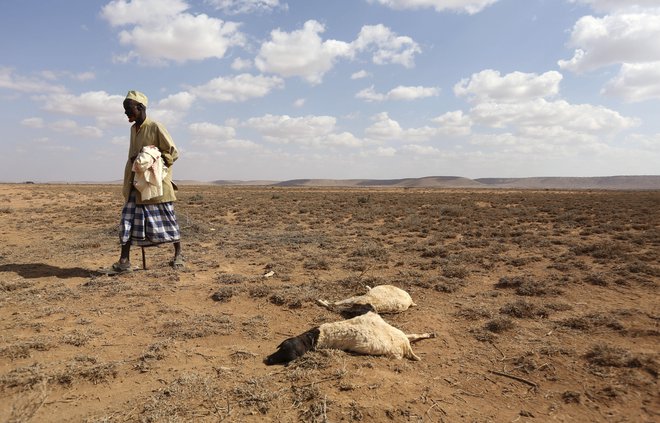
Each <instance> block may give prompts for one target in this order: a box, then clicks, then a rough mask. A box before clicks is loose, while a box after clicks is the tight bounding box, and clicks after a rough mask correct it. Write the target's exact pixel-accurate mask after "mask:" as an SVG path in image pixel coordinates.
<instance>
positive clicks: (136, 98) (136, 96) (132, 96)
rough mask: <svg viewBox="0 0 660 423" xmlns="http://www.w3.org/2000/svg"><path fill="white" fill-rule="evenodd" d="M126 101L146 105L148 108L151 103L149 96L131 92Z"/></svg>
mask: <svg viewBox="0 0 660 423" xmlns="http://www.w3.org/2000/svg"><path fill="white" fill-rule="evenodd" d="M126 100H134V101H137V102H138V103H140V104H144V107H147V103H149V99H147V96H146V95H144V94H142V93H141V92H140V91H132V90H131V91H129V92H128V94H126Z"/></svg>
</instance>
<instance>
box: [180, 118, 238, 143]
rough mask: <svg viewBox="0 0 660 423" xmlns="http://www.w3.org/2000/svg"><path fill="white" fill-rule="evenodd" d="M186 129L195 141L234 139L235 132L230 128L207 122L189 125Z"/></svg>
mask: <svg viewBox="0 0 660 423" xmlns="http://www.w3.org/2000/svg"><path fill="white" fill-rule="evenodd" d="M188 129H189V130H190V133H191V135H192V136H193V138H195V139H198V138H201V139H213V140H220V141H227V140H230V139H232V138H234V137H236V130H235V129H234V128H232V127H231V126H219V125H215V124H213V123H208V122H198V123H191V124H190V125H189V126H188Z"/></svg>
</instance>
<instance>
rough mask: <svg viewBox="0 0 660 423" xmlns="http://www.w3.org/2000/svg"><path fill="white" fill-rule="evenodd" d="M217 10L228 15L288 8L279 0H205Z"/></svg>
mask: <svg viewBox="0 0 660 423" xmlns="http://www.w3.org/2000/svg"><path fill="white" fill-rule="evenodd" d="M206 2H207V3H209V4H210V5H212V6H213V7H215V8H216V9H218V10H221V11H223V12H224V13H227V14H229V15H235V14H239V13H255V12H271V11H272V10H274V9H278V8H282V9H285V10H286V9H288V6H287V4H286V3H280V2H279V0H206Z"/></svg>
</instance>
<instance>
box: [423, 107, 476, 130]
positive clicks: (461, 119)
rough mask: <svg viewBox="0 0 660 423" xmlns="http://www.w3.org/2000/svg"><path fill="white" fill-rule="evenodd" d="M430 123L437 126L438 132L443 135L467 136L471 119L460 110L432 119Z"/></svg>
mask: <svg viewBox="0 0 660 423" xmlns="http://www.w3.org/2000/svg"><path fill="white" fill-rule="evenodd" d="M432 122H433V123H435V124H437V125H438V127H439V128H438V130H439V132H440V133H442V134H445V135H455V136H461V135H468V134H469V133H470V128H471V126H472V119H470V117H469V116H467V115H465V114H464V113H463V111H461V110H456V111H453V112H447V113H445V114H443V115H440V116H438V117H436V118H434V119H432Z"/></svg>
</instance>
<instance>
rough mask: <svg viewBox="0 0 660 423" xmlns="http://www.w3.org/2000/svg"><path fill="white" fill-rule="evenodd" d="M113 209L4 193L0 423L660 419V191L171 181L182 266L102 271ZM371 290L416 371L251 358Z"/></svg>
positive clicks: (156, 263) (27, 188) (112, 197)
mask: <svg viewBox="0 0 660 423" xmlns="http://www.w3.org/2000/svg"><path fill="white" fill-rule="evenodd" d="M121 206H122V201H121V197H120V193H119V187H118V186H111V185H105V186H75V185H60V186H57V185H0V221H1V222H2V224H1V225H0V239H1V240H2V243H1V244H0V318H1V322H2V323H1V325H2V328H1V329H2V330H1V332H0V421H9V422H22V421H35V422H37V421H38V422H51V421H52V422H55V421H57V422H60V421H76V422H78V421H83V422H122V421H130V422H132V421H140V422H183V421H196V422H216V421H231V422H243V421H247V422H261V421H280V422H292V421H319V422H320V421H364V422H387V421H393V422H405V421H412V422H464V421H465V422H512V421H518V422H525V421H529V422H532V421H533V422H542V421H560V422H575V421H580V422H592V421H603V422H610V421H611V422H624V421H625V422H653V421H660V402H659V397H658V367H659V360H660V357H659V348H658V345H659V343H658V340H659V335H660V328H659V326H658V322H659V319H660V310H659V307H658V304H660V302H659V301H658V299H659V298H658V283H659V282H660V263H659V259H658V258H659V257H660V192H657V191H656V192H611V191H610V192H605V191H580V192H577V191H576V192H567V191H563V192H562V191H499V190H497V191H471V190H431V189H426V190H423V189H327V188H323V189H320V188H319V189H313V188H279V189H278V188H265V187H264V188H246V187H243V188H229V187H217V186H199V187H197V186H184V187H182V190H181V192H180V201H179V202H178V203H177V206H176V207H177V213H178V217H179V220H180V224H181V227H182V232H183V235H184V253H185V255H186V258H187V267H186V268H185V269H184V270H179V271H175V270H172V269H170V268H169V267H168V266H167V261H168V260H169V259H170V257H171V254H172V251H171V247H169V246H162V247H159V248H150V249H147V261H148V265H149V269H148V270H145V271H139V272H135V273H133V274H129V275H122V276H116V277H108V276H99V275H96V274H95V273H94V270H95V269H98V268H99V267H107V266H109V265H110V264H111V263H112V262H114V261H115V260H116V259H117V256H118V251H119V249H118V244H117V238H116V223H117V220H118V217H119V212H120V209H121ZM132 254H133V255H132V261H133V264H134V266H137V265H139V264H140V261H141V258H140V252H139V249H137V248H136V249H134V251H133V253H132ZM270 271H274V272H275V274H274V276H272V277H269V278H265V277H264V276H263V275H264V274H266V273H267V272H270ZM386 283H388V284H394V285H397V286H399V287H401V288H403V289H405V290H407V291H408V292H409V293H410V294H411V295H412V297H413V299H414V300H415V302H416V303H417V304H418V305H419V306H418V307H416V308H413V309H411V310H409V311H407V312H405V313H403V314H399V315H387V316H385V318H386V320H388V321H389V322H390V323H392V324H393V325H395V326H397V327H399V328H401V329H403V330H404V331H406V332H429V331H433V332H436V333H437V335H438V337H437V338H435V339H430V340H425V341H421V342H419V343H418V344H416V345H415V346H414V350H415V352H416V353H417V354H418V355H420V356H421V357H422V361H420V362H411V361H406V360H394V359H389V358H383V357H367V356H358V355H351V354H348V353H344V352H341V351H331V350H328V351H317V352H311V353H309V354H308V355H306V356H305V357H303V358H302V359H299V360H298V361H296V362H294V363H293V364H291V365H290V366H288V367H282V366H278V367H266V366H265V365H264V364H262V360H263V358H264V357H265V356H266V355H268V354H269V353H271V352H273V351H274V350H275V347H276V346H277V344H278V343H279V342H280V341H281V340H283V339H284V338H287V337H289V336H293V335H296V334H299V333H301V332H303V331H305V330H307V329H308V328H310V327H312V326H315V325H319V324H320V323H323V322H329V321H333V320H337V319H339V318H340V317H339V316H337V315H336V314H334V313H332V312H330V311H328V310H324V309H322V308H320V307H318V306H317V305H316V304H315V303H314V300H315V299H317V298H324V299H328V300H336V299H340V298H344V297H347V296H350V295H355V294H359V293H362V292H363V291H364V286H365V285H369V286H374V285H378V284H386Z"/></svg>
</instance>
